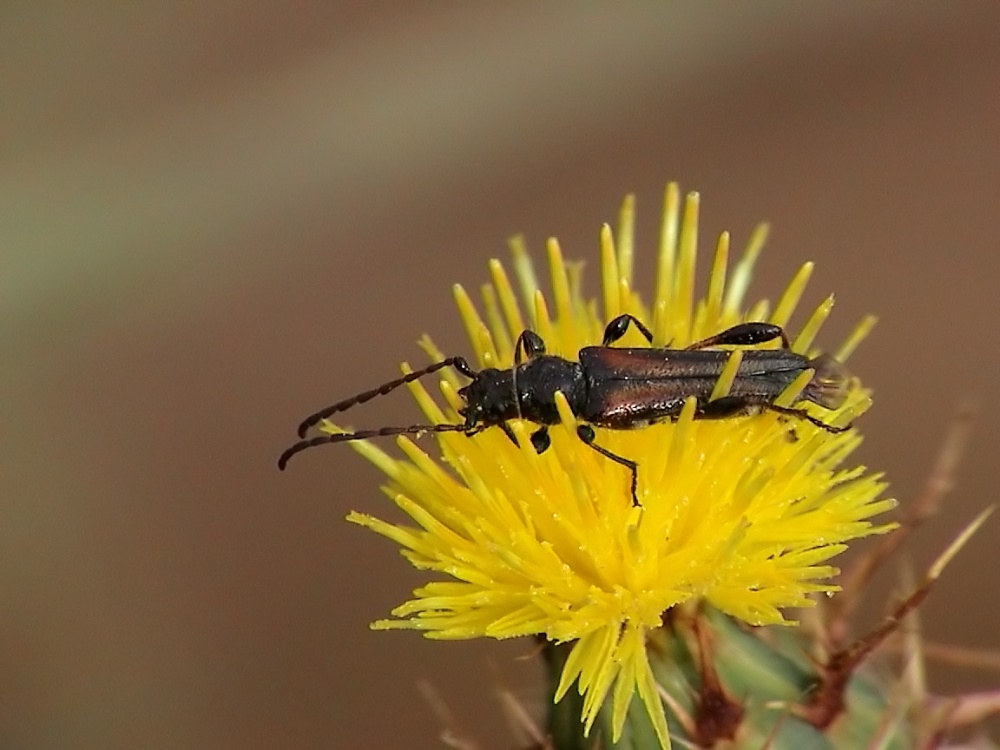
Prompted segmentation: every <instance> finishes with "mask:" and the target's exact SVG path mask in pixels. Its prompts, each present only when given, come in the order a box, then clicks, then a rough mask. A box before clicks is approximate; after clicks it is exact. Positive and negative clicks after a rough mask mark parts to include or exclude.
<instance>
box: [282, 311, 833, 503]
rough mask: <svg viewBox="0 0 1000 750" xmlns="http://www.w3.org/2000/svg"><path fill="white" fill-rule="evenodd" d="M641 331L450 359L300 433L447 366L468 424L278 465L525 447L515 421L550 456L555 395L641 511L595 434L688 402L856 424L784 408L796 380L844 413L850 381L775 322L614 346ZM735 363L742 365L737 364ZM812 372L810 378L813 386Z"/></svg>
mask: <svg viewBox="0 0 1000 750" xmlns="http://www.w3.org/2000/svg"><path fill="white" fill-rule="evenodd" d="M630 324H631V325H634V326H635V327H636V328H637V329H638V330H639V332H640V333H641V334H642V335H643V337H645V339H646V340H647V341H648V342H649V343H650V344H652V342H653V334H652V332H651V331H650V330H649V329H648V328H647V327H646V326H645V325H644V324H643V323H642V322H641V321H640V320H639V319H638V318H636V317H635V316H633V315H628V314H624V315H619V316H617V317H615V318H614V319H613V320H612V321H611V322H610V323H609V324H608V325H607V327H606V328H605V330H604V338H603V340H602V342H601V345H600V346H587V347H584V348H582V349H580V351H579V354H578V360H579V361H571V360H568V359H564V358H562V357H558V356H555V355H552V354H547V353H546V349H545V342H544V341H543V340H542V338H541V336H539V335H538V334H537V333H535V332H533V331H531V330H525V331H523V332H522V333H521V334H520V336H519V337H518V339H517V343H516V345H515V347H514V366H513V367H511V368H509V369H506V370H499V369H496V368H486V369H483V370H480V371H478V372H476V371H475V370H473V369H472V368H471V367H470V366H469V364H468V362H467V361H466V360H465V359H464V358H463V357H448V358H447V359H444V360H442V361H440V362H436V363H434V364H432V365H430V366H428V367H425V368H423V369H421V370H417V371H415V372H411V373H407V374H406V375H404V376H403V377H400V378H397V379H396V380H392V381H390V382H388V383H385V384H383V385H381V386H379V387H378V388H373V389H372V390H369V391H365V392H364V393H360V394H358V395H356V396H353V397H351V398H349V399H346V400H344V401H340V402H338V403H336V404H333V405H332V406H329V407H327V408H325V409H322V410H321V411H318V412H316V413H315V414H313V415H311V416H309V417H308V418H306V419H305V420H304V421H303V422H302V423H301V424H300V425H299V429H298V434H299V437H302V438H305V435H306V432H307V431H308V430H309V428H311V427H313V426H315V425H316V424H318V423H319V422H321V421H322V420H324V419H326V418H327V417H329V416H331V415H333V414H336V413H338V412H343V411H346V410H348V409H350V408H352V407H354V406H356V405H358V404H362V403H365V402H366V401H369V400H371V399H373V398H375V397H376V396H382V395H385V394H387V393H389V392H390V391H392V390H395V389H396V388H398V387H400V386H402V385H405V384H406V383H410V382H412V381H414V380H416V379H418V378H421V377H423V376H425V375H429V374H431V373H433V372H436V371H438V370H441V369H443V368H446V367H454V368H455V369H456V370H457V371H458V372H460V373H461V374H462V375H464V376H466V377H468V378H470V379H471V380H472V382H471V383H469V384H468V385H466V386H465V387H464V388H462V389H460V390H459V391H458V395H459V396H460V397H461V398H462V399H463V401H464V403H465V406H464V407H463V408H461V409H460V410H459V414H460V415H461V416H463V417H465V421H464V422H462V423H460V424H432V425H409V426H406V427H382V428H379V429H375V430H364V431H360V432H347V433H340V434H334V435H321V436H318V437H314V438H309V439H303V440H301V441H299V442H297V443H295V444H294V445H292V446H291V447H290V448H288V449H287V450H286V451H285V452H284V453H282V454H281V457H280V458H279V459H278V468H279V469H281V470H284V468H285V466H286V465H287V463H288V460H289V459H290V458H291V457H292V456H293V455H295V454H296V453H299V452H301V451H303V450H305V449H307V448H312V447H314V446H317V445H325V444H327V443H342V442H347V441H351V440H364V439H367V438H372V437H384V436H390V435H403V434H420V433H425V432H464V433H465V434H466V435H467V436H470V437H471V436H473V435H476V434H477V433H479V432H482V431H483V430H485V429H487V428H489V427H499V428H500V429H501V430H503V432H504V433H505V434H506V435H507V437H508V438H510V440H511V441H512V442H513V443H514V444H515V445H517V437H516V436H515V434H514V431H513V430H512V429H511V427H510V421H511V420H514V419H524V420H528V421H530V422H534V423H535V424H537V425H539V427H538V428H537V429H536V430H535V431H534V432H533V433H532V434H531V437H530V441H531V445H532V446H533V447H534V449H535V450H536V451H537V452H538V453H544V452H545V451H546V450H547V449H548V447H549V445H550V438H549V432H548V430H549V427H550V426H551V425H555V424H558V423H559V421H560V417H559V411H558V408H557V405H556V394H557V393H562V394H563V395H564V396H565V398H566V400H567V402H568V404H569V406H570V408H571V409H572V411H573V413H574V414H575V415H576V417H577V418H578V419H579V420H580V424H579V425H578V426H577V428H576V432H577V436H578V437H579V438H580V440H581V441H583V443H584V444H586V445H587V446H588V447H590V448H592V449H593V450H595V451H597V452H598V453H600V454H601V455H602V456H604V457H605V458H607V459H610V460H611V461H614V462H615V463H617V464H620V465H621V466H623V467H625V468H626V469H628V471H629V472H630V474H631V485H630V486H631V495H632V503H633V505H639V501H638V498H637V496H636V488H637V484H638V464H637V463H636V462H635V461H633V460H631V459H629V458H626V457H625V456H621V455H618V454H617V453H613V452H611V451H610V450H608V449H607V448H604V447H602V446H600V445H597V444H596V442H595V441H596V439H597V434H596V433H595V431H594V427H595V426H596V427H604V428H609V429H616V430H630V429H637V428H641V427H646V426H648V425H650V424H653V423H655V422H658V421H663V420H668V419H669V420H676V419H677V418H678V417H679V416H680V414H681V410H682V409H683V407H684V404H685V402H686V401H687V400H688V399H691V398H693V399H695V411H694V418H695V419H728V418H733V417H738V416H744V415H748V414H752V413H755V412H759V411H763V410H770V411H775V412H778V413H780V414H783V415H786V416H789V417H793V418H797V419H804V420H806V421H808V422H810V423H812V424H814V425H816V426H817V427H820V428H822V429H824V430H826V431H827V432H831V433H839V432H843V431H845V430H847V429H850V425H847V426H842V427H835V426H833V425H830V424H827V423H825V422H823V421H822V420H820V419H818V418H816V417H814V416H813V415H811V414H810V413H809V412H807V411H806V410H805V409H804V408H799V407H794V406H786V405H783V404H779V403H777V401H778V399H779V397H780V396H781V395H782V394H783V393H785V392H786V390H788V389H789V388H790V387H792V386H793V384H795V383H796V381H799V380H800V379H802V380H804V384H802V385H801V392H800V394H799V395H800V397H801V399H802V400H805V401H809V402H812V403H814V404H817V405H819V406H821V407H823V408H826V409H837V408H839V407H840V406H842V405H843V403H844V401H845V399H846V397H847V392H848V382H849V378H848V376H847V373H846V370H845V369H844V367H843V366H842V365H841V364H840V363H839V362H838V361H837V360H835V359H834V358H833V357H830V356H829V355H821V356H819V357H816V358H814V359H809V358H808V357H806V356H804V355H802V354H798V353H796V352H793V351H792V350H791V348H790V346H789V342H788V336H787V335H786V334H785V332H784V330H783V329H782V328H781V327H780V326H777V325H774V324H772V323H762V322H749V323H740V324H738V325H735V326H732V327H731V328H728V329H726V330H725V331H722V332H721V333H718V334H716V335H714V336H709V337H708V338H706V339H702V340H701V341H696V342H695V343H693V344H691V345H689V346H687V347H685V348H683V349H670V348H618V347H613V346H612V344H614V343H615V342H616V341H618V340H620V339H621V338H622V337H623V336H624V335H625V333H626V332H627V331H628V328H629V325H630ZM778 339H780V340H781V344H782V346H781V348H780V349H756V350H749V351H741V352H739V353H738V354H737V353H735V352H732V351H729V350H724V349H716V348H713V347H719V346H754V345H757V344H763V343H766V342H769V341H775V340H778ZM734 355H735V356H734ZM806 373H808V376H807V377H808V379H806Z"/></svg>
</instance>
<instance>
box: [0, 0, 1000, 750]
mask: <svg viewBox="0 0 1000 750" xmlns="http://www.w3.org/2000/svg"><path fill="white" fill-rule="evenodd" d="M89 6H90V7H89V9H87V10H84V9H83V4H79V5H73V4H70V3H63V4H59V3H49V4H45V3H39V4H29V3H9V4H7V5H6V6H5V8H4V9H3V10H0V113H2V114H0V313H2V318H0V320H2V324H0V330H2V335H3V341H2V346H3V353H4V356H3V363H2V365H0V386H2V391H0V393H2V396H0V399H2V403H3V404H4V407H3V422H2V425H0V438H2V446H0V447H2V451H0V468H2V478H3V484H2V486H3V489H2V498H3V501H2V502H3V506H2V507H3V514H2V523H0V554H2V568H0V570H2V573H0V586H2V600H0V654H2V669H0V747H5V748H69V747H73V748H132V747H143V748H153V749H157V748H196V747H197V748H340V747H373V748H396V747H408V748H433V747H438V746H439V744H438V741H437V739H436V735H437V732H438V730H439V727H438V722H437V720H436V719H435V718H434V717H433V716H432V715H431V713H430V711H429V709H428V708H427V706H426V704H425V703H424V702H423V700H422V699H421V698H420V697H419V694H418V692H417V689H416V687H415V685H416V682H417V681H418V680H419V679H424V678H426V679H428V680H430V681H432V682H433V683H434V684H435V685H436V686H437V688H438V690H439V691H440V692H441V693H442V694H443V696H444V698H445V699H446V700H447V701H448V702H449V704H450V705H451V707H452V709H453V710H454V711H455V712H456V714H457V715H458V716H459V717H461V721H462V723H463V724H464V725H465V726H466V727H467V728H469V729H470V730H471V731H472V733H473V734H474V735H475V736H477V737H478V738H479V739H480V740H481V741H482V742H483V744H484V745H485V747H487V748H506V747H511V746H513V745H514V744H515V742H514V740H513V739H512V738H511V736H510V735H509V734H508V732H507V729H506V727H505V725H504V721H503V719H502V718H501V717H500V714H499V711H498V709H497V704H496V701H495V699H494V697H493V689H494V685H495V684H496V683H497V681H498V680H502V681H503V683H504V684H506V685H507V686H508V687H510V688H511V689H512V690H513V691H514V692H515V693H516V694H517V695H518V696H520V697H522V698H523V699H524V700H525V701H527V702H529V703H533V702H534V701H536V700H537V699H539V698H540V695H541V684H540V682H539V680H538V675H537V674H536V669H537V667H536V665H535V664H534V663H533V662H530V661H515V657H518V656H521V655H525V654H527V653H529V652H530V651H531V644H530V643H527V642H520V643H505V644H496V643H486V642H483V643H454V644H436V643H429V642H427V641H425V640H423V639H421V638H420V637H418V636H417V635H416V634H413V633H388V634H373V633H370V632H369V631H368V630H367V623H368V622H369V621H371V620H373V619H375V618H377V617H380V616H383V615H384V614H385V613H386V612H387V611H388V609H389V608H391V607H392V606H393V605H395V604H396V603H398V602H400V601H401V600H403V599H404V598H405V597H406V595H407V594H408V593H409V591H410V589H411V588H412V587H413V586H414V585H416V584H417V583H418V582H419V581H420V580H421V578H420V576H418V575H417V574H415V573H413V572H412V571H408V570H407V568H406V566H405V565H404V564H403V562H402V561H401V560H400V559H399V557H398V555H397V553H396V551H395V550H394V548H393V547H392V546H391V545H390V544H389V543H387V542H384V541H383V540H380V539H378V538H376V537H375V536H374V535H372V534H369V533H367V532H364V531H362V530H360V529H357V528H354V527H351V526H349V525H348V524H346V523H344V522H343V521H342V518H343V516H344V515H345V513H346V512H347V511H348V510H349V509H351V508H356V509H360V510H365V511H369V512H384V510H385V509H386V506H387V503H386V502H385V500H384V499H383V498H382V496H381V495H380V494H379V492H378V491H377V489H376V486H377V483H378V476H377V474H376V473H375V471H374V470H373V469H371V468H369V467H368V466H367V465H366V464H365V463H364V462H362V461H361V459H359V458H358V457H357V456H355V455H354V454H353V452H352V451H349V450H346V449H344V450H337V449H332V448H331V449H326V450H324V451H323V452H322V453H320V452H319V451H317V452H316V453H314V454H311V455H308V456H303V457H302V458H301V459H299V460H297V461H296V462H295V464H293V466H292V469H293V470H291V471H289V472H287V473H286V474H279V473H278V472H277V471H276V470H275V467H274V460H275V458H276V456H277V454H278V453H279V452H280V450H281V449H283V448H284V447H285V446H286V444H287V443H288V441H289V440H290V439H292V438H293V429H294V426H295V424H296V423H297V422H298V420H299V418H300V417H302V416H304V415H305V414H306V413H308V412H309V411H311V410H313V409H314V408H315V407H318V406H320V405H323V404H325V403H327V402H329V401H331V400H335V399H337V398H340V397H343V396H346V395H349V394H351V393H353V392H355V391H357V390H359V389H361V388H363V387H367V386H369V385H371V384H375V383H378V382H382V381H383V380H384V379H386V378H387V377H390V376H392V374H393V373H395V372H396V367H397V364H398V362H399V361H400V360H402V359H410V360H413V361H417V360H419V359H420V358H421V355H420V353H419V350H418V349H417V348H416V346H415V345H414V342H415V340H416V338H417V337H418V336H419V335H420V334H421V333H423V332H425V331H429V332H432V333H433V334H434V335H435V337H436V339H437V340H438V342H439V343H440V344H441V345H443V346H445V347H446V348H447V349H458V350H459V351H466V349H465V348H464V347H465V344H464V343H463V341H462V336H461V333H460V326H459V324H458V321H457V317H456V315H455V313H454V311H453V308H452V304H451V301H450V285H451V283H453V282H454V281H461V282H463V283H465V284H467V285H470V286H472V287H473V288H475V287H477V286H478V284H479V282H480V281H481V280H483V279H484V278H485V276H486V261H487V260H488V258H490V257H494V256H501V257H503V256H505V255H506V247H505V240H506V238H507V237H508V236H509V235H510V234H512V233H514V232H517V231H523V232H525V233H526V234H527V236H528V239H529V242H530V243H531V245H532V246H533V247H534V248H535V249H541V247H542V242H543V240H544V238H545V237H546V236H548V235H551V234H554V235H557V236H558V237H559V238H560V239H561V241H562V246H563V249H564V251H565V253H566V254H567V255H568V256H570V257H583V258H588V259H593V258H595V257H596V256H595V254H594V253H595V247H596V232H597V228H598V226H599V224H600V223H601V222H602V221H606V220H613V219H614V218H615V215H616V212H617V210H618V205H619V202H620V199H621V197H622V195H623V194H624V193H626V192H629V191H635V192H637V193H638V197H639V211H640V217H641V220H640V233H641V234H640V246H641V248H642V252H644V253H645V256H644V262H645V263H646V266H645V268H647V269H648V268H649V267H650V260H651V256H652V249H653V244H654V236H655V229H654V228H655V223H656V219H657V212H658V208H659V203H660V199H661V191H662V188H663V184H664V183H665V182H666V181H667V180H668V179H678V180H680V181H681V182H682V183H683V186H684V188H685V189H697V190H699V191H701V193H702V196H703V214H702V218H703V221H702V227H703V230H702V231H703V235H702V236H703V252H704V251H705V248H707V247H708V246H710V243H711V240H710V239H709V238H712V237H714V235H715V234H716V233H717V232H719V231H720V230H723V229H731V230H732V231H733V233H734V239H735V241H736V244H738V245H741V244H742V242H743V241H745V239H746V237H747V235H748V233H749V231H750V229H751V227H752V226H753V224H754V223H755V222H756V221H758V220H759V219H768V220H770V221H772V222H773V227H774V231H773V233H772V239H771V242H770V243H769V248H768V250H767V252H766V253H765V255H764V258H763V261H762V267H761V272H760V274H759V275H758V278H757V280H756V283H755V286H754V288H753V292H754V294H753V295H752V296H771V297H772V298H773V297H774V295H775V294H776V293H777V292H778V290H779V289H780V287H781V285H782V284H783V282H784V281H785V280H786V279H787V278H788V276H789V275H790V274H791V273H792V271H793V269H794V268H795V267H796V266H797V265H798V264H799V263H800V262H801V261H803V260H807V259H812V260H815V261H816V262H817V264H818V267H817V272H816V274H815V276H814V280H813V283H812V286H811V288H810V291H809V293H808V296H807V299H806V303H816V302H817V301H818V300H820V299H821V298H822V297H823V296H824V295H825V294H827V293H828V292H830V291H836V292H837V294H838V310H837V311H836V314H835V315H834V318H833V319H832V320H831V322H830V323H829V324H828V328H827V329H826V330H825V333H824V335H823V339H822V340H823V342H826V343H828V344H831V343H833V342H838V341H839V340H840V339H841V337H842V336H843V335H844V334H845V333H846V332H847V330H848V329H849V328H850V327H851V325H852V324H853V322H854V321H856V320H857V319H858V318H859V317H860V316H861V315H863V314H864V313H866V312H869V311H872V312H875V313H877V314H878V315H879V316H880V318H881V322H880V324H879V326H878V328H877V329H876V331H875V334H874V335H873V336H872V338H871V339H870V340H869V341H868V342H867V344H866V345H865V346H864V347H863V349H862V350H861V351H860V352H859V353H858V354H857V355H856V356H855V358H854V359H853V360H852V366H853V368H854V369H855V370H856V371H857V372H859V373H860V374H862V375H863V376H864V378H865V379H866V381H867V382H868V383H869V384H871V385H872V386H874V387H875V388H876V395H877V400H876V408H875V409H874V410H873V411H872V412H871V413H870V414H869V415H868V416H867V417H865V419H864V423H863V427H864V429H865V431H866V433H867V442H866V444H865V445H864V447H863V450H862V451H861V456H860V460H862V461H863V462H865V463H867V464H869V465H871V466H873V467H876V468H878V469H884V470H885V471H886V472H887V474H888V477H889V478H890V479H891V481H892V485H893V486H892V491H893V493H894V494H895V495H896V496H898V497H900V498H901V499H902V500H903V501H904V502H905V501H906V499H908V498H912V497H913V496H914V495H915V494H916V492H917V491H918V489H919V488H920V487H921V485H922V482H923V480H924V477H925V475H926V471H927V469H928V467H929V464H930V462H931V460H932V458H933V457H934V455H935V453H936V451H937V447H938V445H939V441H940V439H941V437H942V435H943V432H944V430H945V428H946V425H947V424H948V423H949V420H950V419H951V417H952V414H953V411H954V409H955V407H956V405H957V403H958V401H959V400H960V399H961V398H962V397H964V396H967V395H969V394H975V395H977V396H978V397H979V399H980V406H981V412H980V419H979V421H978V424H977V426H976V431H975V435H974V440H973V443H972V445H971V448H970V449H969V451H968V453H967V456H966V460H965V462H964V464H963V466H962V468H961V470H960V472H959V478H958V483H957V487H956V492H955V494H954V496H953V497H952V498H951V502H950V504H949V505H948V506H947V508H946V510H945V512H944V514H943V515H942V516H941V517H940V518H939V519H938V520H937V521H935V522H934V523H933V525H932V526H931V527H929V528H927V529H925V530H923V531H922V532H921V533H920V535H919V537H918V538H917V540H916V544H915V545H914V546H913V547H912V548H911V551H912V558H913V560H914V561H915V562H916V563H917V564H920V565H924V564H926V563H927V562H928V561H929V560H930V559H931V558H932V556H933V555H934V554H935V553H936V552H937V551H938V550H940V549H941V548H942V547H943V546H944V545H945V544H946V543H947V541H948V540H949V539H950V538H951V537H952V536H953V535H954V534H955V533H956V531H957V530H958V529H959V528H960V527H961V526H962V525H963V524H964V523H965V522H967V521H968V520H969V519H970V518H971V517H972V515H973V514H974V513H975V512H976V511H978V510H979V509H981V508H982V507H984V506H985V505H987V504H990V503H994V502H996V500H997V498H996V493H995V488H996V487H997V485H998V482H1000V469H998V468H997V463H996V446H997V445H998V444H1000V429H998V426H997V425H998V424H1000V399H998V397H997V396H996V379H997V378H996V373H997V371H998V369H1000V347H998V344H1000V337H998V336H997V327H996V326H997V319H998V313H1000V304H998V301H997V294H996V288H997V287H996V284H997V282H996V275H997V272H998V270H1000V263H998V257H1000V255H998V253H1000V236H998V231H997V229H998V220H997V211H998V197H1000V5H998V4H996V3H994V2H965V3H960V4H938V3H909V4H906V5H905V6H902V5H901V6H898V7H895V8H892V7H889V6H879V7H877V8H876V7H874V6H873V5H872V4H866V3H851V2H824V3H810V4H794V5H793V4H783V3H770V2H762V3H754V4H725V3H672V4H670V5H669V7H661V8H654V7H652V6H638V5H635V6H622V7H612V6H611V5H605V6H595V5H588V6H586V7H583V8H577V7H575V6H572V5H570V4H548V5H530V4H516V3H515V4H503V5H497V6H485V5H465V4H462V5H459V4H446V3H440V4H434V5H430V6H424V7H420V8H417V7H413V6H411V5H410V4H408V3H393V4H382V5H380V6H378V7H369V8H365V9H363V8H362V7H361V4H357V5H356V6H355V5H349V4H343V3H341V4H328V3H320V2H311V1H310V0H297V1H295V2H285V3H279V2H274V1H273V0H257V1H256V2H244V3H237V2H229V1H225V0H217V1H216V2H211V3H201V4H196V3H180V2H169V1H168V0H150V1H148V2H145V3H143V4H141V5H140V4H134V5H129V4H124V3H113V2H102V3H90V4H89ZM640 268H642V266H640ZM591 270H592V271H593V270H594V269H593V264H591ZM593 278H594V276H593V273H592V274H591V280H593ZM650 288H651V286H648V287H647V291H648V290H649V289H650ZM798 322H801V318H799V319H798ZM413 413H414V411H413V408H412V406H411V405H410V403H409V402H408V400H407V399H406V397H405V396H400V397H399V398H397V399H385V400H384V401H383V402H382V403H373V404H372V405H371V406H370V407H369V408H367V409H366V410H365V411H363V412H362V411H360V410H359V412H358V414H357V415H354V416H352V419H353V421H354V422H355V423H356V424H365V425H376V426H377V425H380V424H385V423H396V422H399V421H406V420H408V419H409V417H411V416H412V415H413ZM998 541H1000V525H998V522H997V519H993V521H992V522H991V523H990V524H989V525H988V526H987V527H986V529H985V531H983V532H982V533H981V534H980V535H979V536H978V537H977V538H976V539H974V540H973V541H972V543H971V544H970V545H969V547H968V548H967V550H966V551H965V552H963V553H962V555H961V556H960V558H959V559H958V560H957V561H956V562H955V563H954V564H953V565H952V567H951V568H950V569H949V570H948V571H947V573H946V575H945V577H944V580H943V581H942V582H941V585H940V586H939V587H938V588H937V590H936V591H935V592H934V593H933V595H932V597H931V598H930V600H929V602H928V604H927V605H926V607H925V609H924V610H923V613H924V625H925V629H926V633H927V635H928V636H929V637H930V638H932V639H934V640H938V641H946V642H953V643H960V644H965V645H969V646H977V647H982V648H995V647H997V646H998V645H1000V644H998V637H997V621H998V619H997V617H998V607H1000V603H998V597H997V596H996V574H995V571H996V568H997V566H998V564H1000V552H998V546H1000V545H998ZM886 578H891V576H886ZM890 584H891V580H889V581H887V582H884V583H883V585H884V586H888V585H890ZM878 606H879V602H872V612H873V613H874V612H877V611H878ZM872 616H874V615H872ZM491 664H495V665H496V666H497V670H498V672H499V675H500V676H497V672H496V671H491V670H492V667H491ZM932 675H933V678H934V680H935V684H936V685H937V686H938V687H940V688H941V689H943V690H958V689H970V688H974V687H984V686H987V685H996V684H997V682H998V681H1000V677H998V675H997V674H990V673H975V672H971V671H968V670H956V669H949V668H944V667H936V668H935V669H934V670H933V672H932Z"/></svg>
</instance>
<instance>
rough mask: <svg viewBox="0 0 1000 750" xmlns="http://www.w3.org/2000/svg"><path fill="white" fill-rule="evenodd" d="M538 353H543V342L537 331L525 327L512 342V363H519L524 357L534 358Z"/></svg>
mask: <svg viewBox="0 0 1000 750" xmlns="http://www.w3.org/2000/svg"><path fill="white" fill-rule="evenodd" d="M539 354H545V342H544V341H542V337H541V336H539V335H538V334H537V333H535V332H534V331H531V330H529V329H527V328H525V329H524V330H523V331H521V335H520V336H518V337H517V342H516V343H515V344H514V364H515V365H519V364H521V362H523V361H524V359H534V358H535V357H537V356H538V355H539ZM522 355H524V356H523V359H522Z"/></svg>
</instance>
